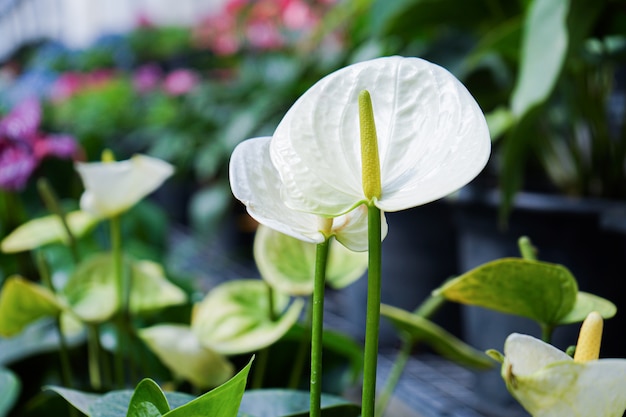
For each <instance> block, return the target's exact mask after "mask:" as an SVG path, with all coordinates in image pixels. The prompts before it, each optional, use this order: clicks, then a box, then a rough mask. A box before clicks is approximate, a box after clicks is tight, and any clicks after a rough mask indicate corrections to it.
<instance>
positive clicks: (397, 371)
mask: <svg viewBox="0 0 626 417" xmlns="http://www.w3.org/2000/svg"><path fill="white" fill-rule="evenodd" d="M413 345H414V343H413V341H412V340H411V339H409V338H408V337H407V338H404V340H403V341H402V347H401V348H400V351H399V352H398V354H397V355H396V360H395V361H394V363H393V367H392V368H391V372H390V373H389V377H388V378H387V383H386V385H385V388H384V389H383V392H382V394H380V396H379V397H378V403H377V404H376V417H382V416H383V414H384V413H385V410H386V409H387V404H389V400H390V399H391V395H392V394H393V392H394V391H395V389H396V386H397V385H398V382H399V381H400V377H401V376H402V372H404V367H405V366H406V363H407V362H408V361H409V357H410V356H411V350H412V349H413Z"/></svg>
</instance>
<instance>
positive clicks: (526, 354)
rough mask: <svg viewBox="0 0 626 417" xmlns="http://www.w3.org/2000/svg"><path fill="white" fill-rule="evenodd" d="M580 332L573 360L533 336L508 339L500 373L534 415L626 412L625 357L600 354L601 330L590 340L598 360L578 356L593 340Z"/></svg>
mask: <svg viewBox="0 0 626 417" xmlns="http://www.w3.org/2000/svg"><path fill="white" fill-rule="evenodd" d="M596 314H597V313H596ZM590 316H591V318H592V319H595V320H597V317H599V315H597V316H595V315H594V313H592V315H590ZM588 320H589V319H588ZM599 320H600V321H601V318H600V319H599ZM584 327H585V324H583V329H584ZM600 331H601V330H600ZM582 334H583V331H581V338H580V339H579V342H578V345H577V347H576V351H577V354H576V355H575V356H574V358H575V359H573V358H571V357H570V356H569V355H567V354H566V353H565V352H562V351H560V350H559V349H557V348H555V347H554V346H552V345H550V344H548V343H545V342H543V341H541V340H539V339H536V338H534V337H532V336H527V335H522V334H518V333H514V334H512V335H510V336H509V337H508V338H507V339H506V342H505V345H504V361H503V363H502V377H503V378H504V380H505V381H506V385H507V388H508V389H509V391H510V392H511V394H512V395H513V396H514V397H515V398H516V399H517V400H518V401H519V402H520V404H522V405H523V406H524V408H525V409H526V410H527V411H528V412H529V413H530V414H532V415H533V417H561V416H562V417H591V416H593V417H622V415H623V413H624V411H625V410H626V359H597V352H598V351H599V337H598V335H597V334H596V335H594V336H593V338H592V339H595V340H593V341H592V342H593V343H591V344H594V345H595V347H593V348H592V349H591V350H592V351H593V352H594V353H592V355H593V356H594V357H595V358H596V359H591V360H588V359H589V358H582V359H580V358H579V356H585V355H587V354H588V353H589V348H588V347H586V346H585V345H589V344H590V343H585V342H584V341H583V340H582V339H583V336H582ZM496 355H497V353H496Z"/></svg>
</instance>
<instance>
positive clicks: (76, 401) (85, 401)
mask: <svg viewBox="0 0 626 417" xmlns="http://www.w3.org/2000/svg"><path fill="white" fill-rule="evenodd" d="M44 390H50V391H54V392H56V393H57V394H59V395H60V396H61V397H63V398H64V399H65V401H67V402H68V403H70V404H72V406H74V408H76V409H77V410H78V411H80V412H81V413H83V414H85V415H87V416H90V415H91V411H90V410H91V407H92V406H93V405H94V404H95V403H96V401H97V400H98V399H100V398H102V397H103V396H102V395H100V394H92V393H88V392H82V391H77V390H73V389H69V388H64V387H57V386H53V385H50V386H47V387H44ZM122 415H124V414H122Z"/></svg>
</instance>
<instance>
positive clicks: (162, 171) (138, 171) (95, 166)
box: [75, 155, 174, 218]
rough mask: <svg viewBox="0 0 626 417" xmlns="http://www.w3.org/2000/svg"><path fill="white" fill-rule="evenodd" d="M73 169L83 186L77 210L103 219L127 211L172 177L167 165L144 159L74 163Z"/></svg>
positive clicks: (133, 158)
mask: <svg viewBox="0 0 626 417" xmlns="http://www.w3.org/2000/svg"><path fill="white" fill-rule="evenodd" d="M75 168H76V170H77V171H78V173H79V174H80V176H81V178H82V180H83V184H84V186H85V191H84V192H83V195H82V196H81V198H80V208H81V209H82V210H84V211H87V212H90V213H92V214H94V215H96V216H99V217H104V218H110V217H114V216H116V215H118V214H121V213H123V212H124V211H126V210H128V209H130V208H131V207H133V206H134V205H135V204H137V203H138V202H139V201H141V199H143V198H144V197H146V196H147V195H148V194H150V193H152V192H153V191H154V190H156V189H157V188H159V187H160V186H161V184H163V182H164V181H165V180H166V179H168V178H169V177H170V176H171V175H172V174H173V173H174V167H173V166H172V165H171V164H169V163H168V162H165V161H163V160H161V159H158V158H153V157H150V156H146V155H135V156H133V157H132V158H130V159H127V160H125V161H114V162H77V163H76V164H75Z"/></svg>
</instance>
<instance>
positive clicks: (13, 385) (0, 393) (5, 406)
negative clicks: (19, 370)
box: [0, 368, 21, 417]
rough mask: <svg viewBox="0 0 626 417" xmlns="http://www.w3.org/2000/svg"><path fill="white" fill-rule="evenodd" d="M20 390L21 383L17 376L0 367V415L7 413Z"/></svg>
mask: <svg viewBox="0 0 626 417" xmlns="http://www.w3.org/2000/svg"><path fill="white" fill-rule="evenodd" d="M20 390H21V383H20V380H19V379H18V378H17V376H16V375H15V374H14V373H13V372H11V371H10V370H8V369H5V368H0V417H4V416H8V415H9V412H10V411H11V408H12V407H13V405H14V404H15V402H16V401H17V399H18V397H19V394H20Z"/></svg>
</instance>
